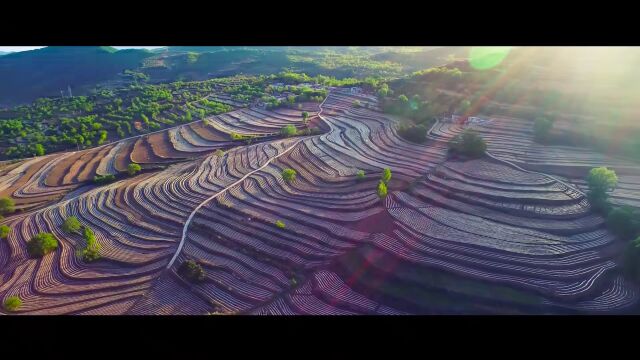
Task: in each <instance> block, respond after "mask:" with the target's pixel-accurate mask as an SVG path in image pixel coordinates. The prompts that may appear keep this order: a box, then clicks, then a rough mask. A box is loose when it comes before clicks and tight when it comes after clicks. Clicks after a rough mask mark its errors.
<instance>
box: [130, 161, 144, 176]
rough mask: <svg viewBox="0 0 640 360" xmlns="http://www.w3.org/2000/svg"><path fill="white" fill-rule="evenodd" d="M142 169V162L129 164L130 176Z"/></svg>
mask: <svg viewBox="0 0 640 360" xmlns="http://www.w3.org/2000/svg"><path fill="white" fill-rule="evenodd" d="M140 170H142V167H141V166H140V164H136V163H131V164H129V165H127V173H128V174H129V176H133V175H135V174H137V173H139V172H140Z"/></svg>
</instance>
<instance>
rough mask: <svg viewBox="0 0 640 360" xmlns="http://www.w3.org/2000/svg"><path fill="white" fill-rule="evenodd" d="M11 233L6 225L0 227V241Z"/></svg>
mask: <svg viewBox="0 0 640 360" xmlns="http://www.w3.org/2000/svg"><path fill="white" fill-rule="evenodd" d="M10 232H11V228H10V227H9V226H7V225H2V226H0V239H6V238H7V237H8V236H9V233H10Z"/></svg>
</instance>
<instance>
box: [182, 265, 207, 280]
mask: <svg viewBox="0 0 640 360" xmlns="http://www.w3.org/2000/svg"><path fill="white" fill-rule="evenodd" d="M178 275H180V276H182V277H183V278H185V279H186V280H188V281H189V282H192V283H200V282H203V281H204V280H205V278H206V274H205V272H204V270H203V269H202V266H201V265H200V264H198V263H197V262H195V261H194V260H187V261H185V262H183V263H182V264H180V267H179V268H178Z"/></svg>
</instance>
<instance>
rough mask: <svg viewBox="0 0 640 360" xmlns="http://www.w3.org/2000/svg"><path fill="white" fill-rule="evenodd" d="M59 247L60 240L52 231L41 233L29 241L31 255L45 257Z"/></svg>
mask: <svg viewBox="0 0 640 360" xmlns="http://www.w3.org/2000/svg"><path fill="white" fill-rule="evenodd" d="M57 248H58V240H57V239H56V238H55V236H53V234H51V233H44V232H43V233H39V234H38V235H35V236H34V237H32V238H31V239H30V240H29V242H27V252H28V253H29V255H31V257H43V256H45V255H47V254H49V253H50V252H52V251H54V250H56V249H57Z"/></svg>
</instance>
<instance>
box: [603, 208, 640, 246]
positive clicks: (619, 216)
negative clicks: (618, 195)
mask: <svg viewBox="0 0 640 360" xmlns="http://www.w3.org/2000/svg"><path fill="white" fill-rule="evenodd" d="M607 226H608V227H609V229H610V230H611V232H612V233H614V234H616V235H617V236H619V237H620V238H622V239H624V240H629V239H631V238H633V237H634V236H635V235H636V234H637V233H638V231H640V214H639V213H638V212H636V211H635V210H634V209H633V208H632V207H630V206H622V207H619V208H616V209H613V210H611V212H609V215H608V216H607Z"/></svg>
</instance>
